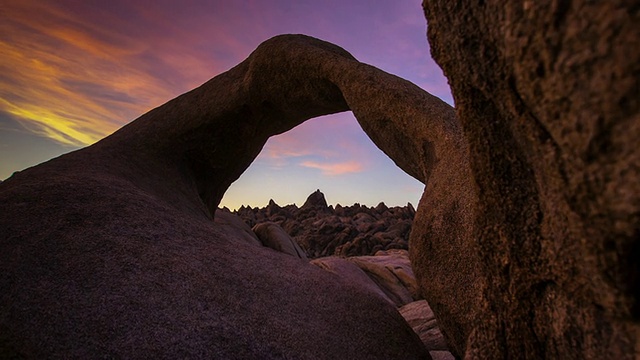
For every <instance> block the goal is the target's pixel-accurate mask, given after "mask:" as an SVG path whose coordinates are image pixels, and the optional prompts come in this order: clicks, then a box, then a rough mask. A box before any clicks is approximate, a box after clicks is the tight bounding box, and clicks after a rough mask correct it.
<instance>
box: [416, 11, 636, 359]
mask: <svg viewBox="0 0 640 360" xmlns="http://www.w3.org/2000/svg"><path fill="white" fill-rule="evenodd" d="M424 9H425V13H426V17H427V20H428V23H429V27H428V29H429V31H428V34H429V42H430V44H431V52H432V55H433V57H434V59H435V60H436V61H437V62H438V63H439V64H440V65H441V66H442V68H443V70H444V73H445V75H446V76H447V78H448V79H449V84H450V85H451V88H452V91H453V96H454V99H455V102H456V108H457V113H458V116H459V118H460V120H461V122H462V124H463V127H464V133H465V137H466V139H468V142H469V144H470V150H471V151H470V154H471V167H472V171H473V172H472V177H473V179H475V187H474V192H475V194H476V195H477V198H478V199H477V200H478V201H477V202H476V203H475V206H474V207H473V208H474V210H473V221H472V222H471V223H469V224H468V225H469V229H473V230H472V232H471V233H470V234H467V235H465V239H466V240H465V242H464V243H459V244H450V243H448V241H446V240H444V239H446V237H444V238H443V237H439V236H438V237H437V238H436V236H437V235H438V233H436V232H432V231H431V230H429V229H428V227H429V226H430V223H433V221H437V219H435V218H432V217H431V218H430V217H424V216H423V217H421V216H420V212H421V211H422V210H423V209H424V208H426V207H427V206H429V205H431V204H433V203H428V202H427V200H425V198H424V197H423V202H421V203H420V206H419V209H418V216H417V217H416V221H415V222H414V232H413V234H412V238H411V251H412V257H413V258H412V260H413V261H414V265H415V271H416V275H417V277H418V279H419V282H420V284H421V288H422V290H423V291H424V294H425V297H426V298H427V299H428V300H429V302H430V304H431V305H432V307H433V310H434V312H435V313H436V314H437V316H438V318H439V319H442V320H443V321H441V322H440V325H441V326H442V329H443V331H444V332H445V334H448V335H449V336H448V337H449V339H450V340H451V341H450V344H451V345H452V346H453V348H454V350H455V351H457V352H458V354H459V355H460V356H462V355H464V356H466V357H467V358H470V359H502V358H517V359H542V358H549V359H602V358H608V359H638V358H640V261H639V259H640V167H639V164H640V146H638V139H640V101H639V99H640V98H639V96H638V94H640V50H639V49H640V46H639V44H640V25H639V24H640V11H639V9H640V8H639V7H638V2H637V1H624V0H613V1H588V0H575V1H528V0H516V1H498V0H486V1H475V2H468V3H466V4H464V5H462V4H461V3H460V2H456V1H450V0H427V1H425V2H424ZM415 224H420V226H421V228H420V227H418V225H415ZM452 230H453V229H452ZM434 244H435V245H434ZM461 246H462V247H464V248H473V252H474V253H475V254H477V256H468V255H469V253H460V256H461V257H462V258H463V259H464V261H465V262H467V263H475V264H478V265H477V266H476V268H478V269H479V270H478V271H474V272H470V273H468V274H465V275H462V274H460V273H459V272H458V271H457V269H458V268H457V267H451V266H445V268H446V269H447V274H444V273H438V274H435V273H434V272H433V270H436V271H437V268H439V267H440V265H441V264H437V263H434V262H433V259H434V258H439V257H440V254H441V253H442V251H441V250H436V252H435V253H434V251H433V249H434V247H438V248H449V247H451V248H453V249H457V248H459V247H461ZM460 277H468V279H469V281H472V282H476V283H480V284H482V291H481V296H480V297H479V298H478V297H476V294H477V291H469V290H468V289H460V288H458V289H457V290H458V291H457V293H456V296H458V297H462V298H469V296H471V297H472V298H474V299H476V300H475V301H473V302H467V303H458V302H456V301H454V299H444V298H443V295H442V293H443V289H442V288H441V287H440V286H439V285H438V284H439V283H449V284H450V282H451V281H457V280H456V279H458V278H460ZM434 279H437V281H434ZM452 288H456V286H453V287H452ZM445 291H446V290H445ZM450 314H455V316H454V317H452V316H450ZM454 319H455V320H454Z"/></svg>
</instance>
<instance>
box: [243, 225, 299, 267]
mask: <svg viewBox="0 0 640 360" xmlns="http://www.w3.org/2000/svg"><path fill="white" fill-rule="evenodd" d="M252 230H253V232H254V233H255V234H256V235H257V236H258V238H259V239H260V241H261V242H262V245H264V246H266V247H268V248H271V249H274V250H276V251H280V252H281V253H285V254H288V255H291V256H295V257H298V258H300V259H303V260H307V255H306V254H305V253H304V251H303V250H302V249H301V248H300V246H299V245H298V243H296V242H295V240H293V239H292V238H291V236H289V234H287V233H286V232H285V231H284V230H282V228H281V227H280V226H279V225H278V224H276V223H272V222H264V223H260V224H258V225H256V226H254V227H253V229H252Z"/></svg>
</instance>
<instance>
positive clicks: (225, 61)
mask: <svg viewBox="0 0 640 360" xmlns="http://www.w3.org/2000/svg"><path fill="white" fill-rule="evenodd" d="M420 3H421V1H420V0H348V1H346V0H326V1H312V0H255V1H251V0H234V1H213V0H209V1H205V0H183V1H174V0H154V1H136V0H109V1H102V0H99V1H96V0H75V1H74V0H56V1H46V0H41V1H34V0H15V1H12V0H9V1H2V4H1V6H0V179H6V178H7V177H9V176H10V175H11V174H12V173H13V172H14V171H19V170H23V169H25V168H27V167H30V166H33V165H35V164H38V163H40V162H43V161H46V160H49V159H51V158H54V157H56V156H59V155H61V154H63V153H66V152H69V151H72V150H75V149H78V148H81V147H84V146H87V145H90V144H92V143H94V142H96V141H98V140H100V139H102V138H103V137H105V136H108V135H109V134H111V133H112V132H114V131H115V130H117V129H118V128H120V127H121V126H122V125H124V124H126V123H128V122H130V121H132V120H134V119H135V118H137V117H139V116H140V115H141V114H143V113H145V112H147V111H149V110H150V109H152V108H154V107H157V106H159V105H161V104H163V103H165V102H166V101H168V100H170V99H172V98H174V97H176V96H177V95H180V94H182V93H184V92H186V91H188V90H190V89H192V88H194V87H196V86H198V85H200V84H202V83H204V82H205V81H207V80H208V79H210V78H212V77H213V76H215V75H217V74H220V73H221V72H224V71H226V70H228V69H230V68H231V67H232V66H234V65H236V64H237V63H239V62H240V61H242V60H243V59H245V58H246V57H247V56H248V55H249V53H250V52H251V51H252V50H253V49H255V47H256V46H257V45H258V44H260V43H261V42H262V41H264V40H266V39H268V38H270V37H272V36H275V35H278V34H284V33H302V34H306V35H310V36H314V37H317V38H320V39H323V40H327V41H330V42H333V43H335V44H338V45H340V46H342V47H343V48H345V49H346V50H347V51H349V52H350V53H351V54H353V55H354V56H355V57H356V58H357V59H358V60H360V61H362V62H365V63H368V64H371V65H374V66H376V67H378V68H380V69H382V70H385V71H387V72H390V73H393V74H396V75H398V76H400V77H403V78H405V79H407V80H410V81H412V82H413V83H415V84H417V85H418V86H420V87H422V88H423V89H425V90H426V91H428V92H430V93H431V94H433V95H435V96H438V97H440V98H441V99H443V100H444V101H446V102H448V103H449V104H453V102H452V100H451V94H450V91H449V87H448V85H447V81H446V79H445V78H444V76H443V75H442V72H441V70H440V68H439V67H438V66H437V65H436V64H435V63H434V62H433V60H431V58H430V56H429V47H428V44H427V39H426V36H425V32H426V22H425V20H424V17H423V15H422V9H421V6H420ZM422 188H423V186H422V185H421V184H420V183H419V182H417V181H415V180H413V179H412V178H410V177H409V176H408V175H406V174H404V173H403V172H402V171H401V170H400V169H398V168H397V167H396V166H395V165H394V164H393V162H392V161H391V160H389V159H388V158H387V157H386V156H385V155H384V154H383V153H382V152H380V150H378V149H377V148H376V147H375V145H373V144H372V143H371V141H370V140H369V139H368V138H367V136H366V135H365V134H364V132H363V131H362V130H361V129H360V127H359V125H358V124H357V122H356V121H355V119H354V118H353V115H352V114H351V113H342V114H338V115H332V116H327V117H322V118H317V119H312V120H310V121H308V122H306V123H305V124H303V125H300V126H299V127H297V128H295V129H293V130H292V131H290V132H287V133H285V134H282V135H280V136H276V137H273V138H271V139H270V140H269V142H268V143H267V145H266V146H265V148H264V149H263V151H262V153H261V154H260V156H259V157H258V159H256V161H255V162H254V163H253V165H252V166H251V167H250V168H249V169H248V170H247V172H246V173H245V174H244V175H243V176H242V177H241V178H240V179H239V180H238V181H237V182H236V183H234V184H233V185H232V187H231V188H230V189H229V191H228V192H227V194H226V195H225V198H224V199H223V202H222V204H221V206H228V207H230V208H232V209H234V208H237V207H239V206H240V205H242V204H245V205H251V206H261V207H262V206H265V205H266V204H267V202H268V201H269V199H274V200H275V201H276V202H277V203H278V204H281V205H285V204H290V203H296V204H298V205H302V203H303V202H304V201H305V199H306V197H307V195H309V194H310V193H311V192H313V191H315V190H316V189H321V190H322V191H323V192H324V193H325V195H326V197H327V201H328V202H329V203H330V204H336V203H340V204H343V205H351V204H353V203H354V202H359V203H361V204H366V205H369V206H375V205H376V204H377V203H378V202H380V201H384V202H385V203H386V204H387V205H405V204H406V203H407V202H411V203H412V204H414V205H417V202H418V200H419V198H420V195H421V193H422Z"/></svg>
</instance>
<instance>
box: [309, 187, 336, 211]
mask: <svg viewBox="0 0 640 360" xmlns="http://www.w3.org/2000/svg"><path fill="white" fill-rule="evenodd" d="M328 207H329V205H327V200H326V199H325V197H324V194H323V193H322V192H321V191H320V189H318V190H316V191H314V192H313V193H311V195H309V197H308V198H307V201H305V202H304V205H302V209H311V208H323V209H326V208H328Z"/></svg>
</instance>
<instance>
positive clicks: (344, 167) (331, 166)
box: [300, 161, 364, 176]
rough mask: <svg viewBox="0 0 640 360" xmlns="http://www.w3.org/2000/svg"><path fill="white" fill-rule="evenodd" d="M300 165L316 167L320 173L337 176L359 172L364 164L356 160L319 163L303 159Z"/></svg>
mask: <svg viewBox="0 0 640 360" xmlns="http://www.w3.org/2000/svg"><path fill="white" fill-rule="evenodd" d="M300 165H301V166H304V167H308V168H312V169H318V170H321V171H322V174H324V175H327V176H337V175H343V174H351V173H359V172H362V171H363V170H364V165H362V164H360V163H358V162H356V161H347V162H342V163H319V162H315V161H303V162H302V163H300Z"/></svg>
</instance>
